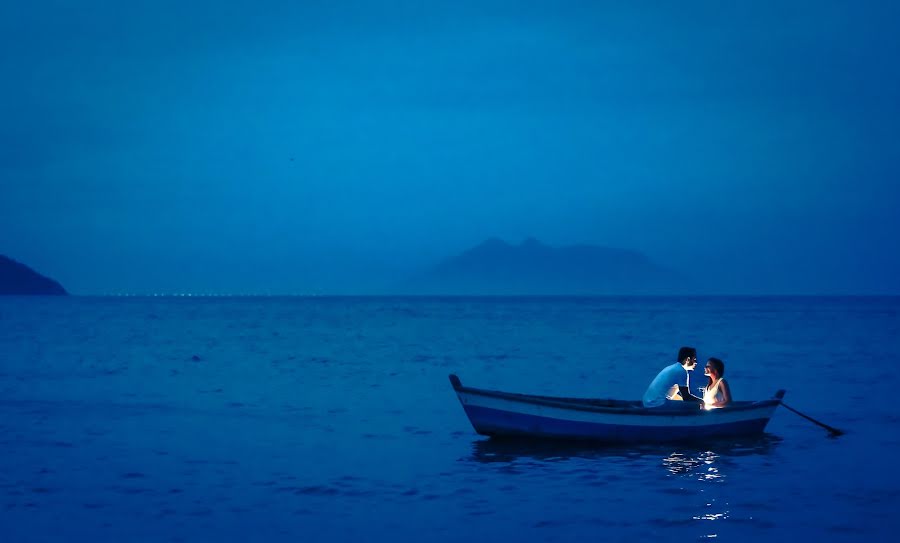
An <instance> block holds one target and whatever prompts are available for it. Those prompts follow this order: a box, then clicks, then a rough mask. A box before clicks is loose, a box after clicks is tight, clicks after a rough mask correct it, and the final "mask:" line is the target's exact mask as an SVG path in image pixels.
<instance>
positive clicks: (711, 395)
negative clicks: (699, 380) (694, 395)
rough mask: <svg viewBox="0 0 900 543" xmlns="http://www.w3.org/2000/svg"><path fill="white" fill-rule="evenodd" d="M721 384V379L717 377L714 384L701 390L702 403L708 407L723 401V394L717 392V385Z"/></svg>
mask: <svg viewBox="0 0 900 543" xmlns="http://www.w3.org/2000/svg"><path fill="white" fill-rule="evenodd" d="M721 383H722V378H721V377H719V378H718V379H716V382H715V383H713V384H712V385H710V386H708V387H706V388H705V389H703V403H705V404H707V405H709V404H712V403H716V402H721V401H722V400H724V399H725V394H723V393H722V391H721V390H719V384H721Z"/></svg>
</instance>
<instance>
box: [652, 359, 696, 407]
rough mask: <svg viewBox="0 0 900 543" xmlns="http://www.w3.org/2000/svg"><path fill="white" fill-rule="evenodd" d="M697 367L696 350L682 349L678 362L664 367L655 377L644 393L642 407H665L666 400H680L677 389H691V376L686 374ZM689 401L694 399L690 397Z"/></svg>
mask: <svg viewBox="0 0 900 543" xmlns="http://www.w3.org/2000/svg"><path fill="white" fill-rule="evenodd" d="M696 366H697V349H695V348H693V347H682V348H681V349H679V350H678V362H676V363H674V364H672V365H671V366H666V367H665V368H663V370H662V371H661V372H659V374H658V375H657V376H656V378H655V379H653V381H652V382H651V383H650V386H649V387H648V388H647V392H645V393H644V407H659V406H661V405H666V402H667V400H681V399H682V398H681V396H680V395H679V393H678V390H679V388H678V387H682V386H684V387H687V390H690V388H691V376H690V374H689V373H688V372H690V371H693V370H694V367H696ZM690 399H694V397H693V396H691V398H690Z"/></svg>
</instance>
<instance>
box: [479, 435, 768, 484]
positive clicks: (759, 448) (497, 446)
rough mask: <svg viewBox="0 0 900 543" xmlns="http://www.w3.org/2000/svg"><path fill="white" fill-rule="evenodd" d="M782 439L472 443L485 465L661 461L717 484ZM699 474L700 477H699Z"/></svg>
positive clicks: (671, 468) (672, 472)
mask: <svg viewBox="0 0 900 543" xmlns="http://www.w3.org/2000/svg"><path fill="white" fill-rule="evenodd" d="M780 442H781V438H780V437H778V436H774V435H771V434H764V435H762V436H759V437H754V438H744V440H743V441H734V440H721V441H718V440H716V441H707V442H703V443H702V444H697V445H696V446H692V445H691V444H686V445H671V444H670V445H633V446H623V445H613V446H610V445H602V444H599V445H598V444H592V443H587V442H565V441H561V442H555V441H539V440H528V439H496V438H490V439H481V440H477V441H474V442H473V443H472V457H471V459H472V460H475V461H477V462H483V463H497V462H499V463H511V462H515V461H517V460H520V459H529V460H537V461H539V462H563V461H566V460H571V459H587V460H590V459H601V458H610V457H614V458H621V459H633V460H635V461H640V462H644V461H646V460H648V459H654V458H658V459H660V460H661V462H662V466H663V467H664V468H665V470H666V471H667V472H668V473H669V474H670V475H675V476H681V475H690V474H693V473H697V478H698V480H702V481H709V482H716V481H719V480H722V479H724V477H725V474H724V473H722V472H721V467H722V464H723V462H724V461H726V460H727V459H729V458H734V457H741V456H754V455H763V456H765V455H768V454H771V453H772V451H773V450H774V449H775V447H776V446H777V445H778V444H779V443H780ZM698 472H699V473H698Z"/></svg>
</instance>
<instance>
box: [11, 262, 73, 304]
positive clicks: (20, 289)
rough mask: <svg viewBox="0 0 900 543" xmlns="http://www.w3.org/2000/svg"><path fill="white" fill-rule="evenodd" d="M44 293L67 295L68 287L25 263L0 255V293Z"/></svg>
mask: <svg viewBox="0 0 900 543" xmlns="http://www.w3.org/2000/svg"><path fill="white" fill-rule="evenodd" d="M4 294H6V295H26V294H42V295H53V296H65V295H66V294H68V293H67V292H66V289H64V288H63V287H62V285H60V284H59V283H57V282H56V281H54V280H53V279H50V278H49V277H44V276H43V275H41V274H39V273H37V272H36V271H34V270H32V269H31V268H29V267H28V266H26V265H25V264H21V263H19V262H16V261H15V260H13V259H11V258H7V257H5V256H3V255H0V295H4Z"/></svg>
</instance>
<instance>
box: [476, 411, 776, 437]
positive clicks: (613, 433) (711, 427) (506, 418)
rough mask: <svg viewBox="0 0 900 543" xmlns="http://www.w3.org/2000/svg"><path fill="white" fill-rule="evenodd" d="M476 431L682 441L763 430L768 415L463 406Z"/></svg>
mask: <svg viewBox="0 0 900 543" xmlns="http://www.w3.org/2000/svg"><path fill="white" fill-rule="evenodd" d="M463 407H464V409H465V411H466V415H468V417H469V420H470V421H471V422H472V426H473V427H474V428H475V431H476V432H478V433H479V434H482V435H488V436H497V437H500V436H510V437H512V436H529V437H541V438H555V439H584V440H592V441H603V442H608V443H626V442H627V443H634V442H642V441H643V442H655V441H678V440H691V439H700V438H708V437H727V436H737V435H752V434H761V433H762V432H763V430H764V429H765V427H766V424H767V423H768V422H769V419H768V417H766V418H759V419H753V420H746V421H739V422H729V423H724V424H707V425H702V426H624V425H617V424H602V423H595V422H582V421H572V420H562V419H555V418H550V417H542V416H538V415H531V414H525V413H515V412H511V411H502V410H499V409H492V408H489V407H481V406H475V405H464V406H463Z"/></svg>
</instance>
